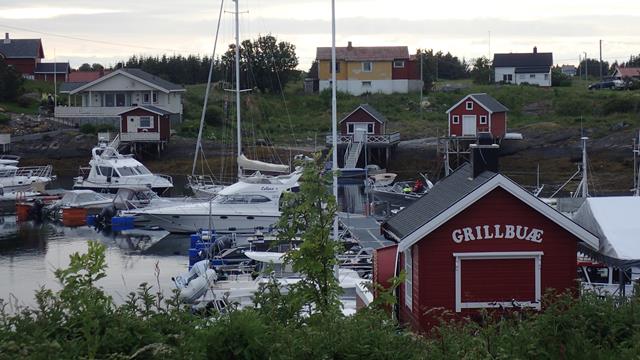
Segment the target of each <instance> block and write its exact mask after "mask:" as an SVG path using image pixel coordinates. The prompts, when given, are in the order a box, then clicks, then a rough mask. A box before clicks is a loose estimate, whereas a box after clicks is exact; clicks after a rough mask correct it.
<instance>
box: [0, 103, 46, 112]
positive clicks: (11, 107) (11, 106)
mask: <svg viewBox="0 0 640 360" xmlns="http://www.w3.org/2000/svg"><path fill="white" fill-rule="evenodd" d="M39 107H40V103H38V102H36V103H33V104H31V105H29V107H26V108H25V107H22V106H20V105H18V104H16V103H14V102H6V101H5V102H0V108H3V109H4V110H5V111H7V112H12V113H16V114H32V115H35V114H38V108H39Z"/></svg>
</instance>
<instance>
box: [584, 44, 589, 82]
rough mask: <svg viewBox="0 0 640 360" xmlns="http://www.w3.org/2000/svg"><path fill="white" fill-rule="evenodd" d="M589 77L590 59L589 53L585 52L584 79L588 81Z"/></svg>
mask: <svg viewBox="0 0 640 360" xmlns="http://www.w3.org/2000/svg"><path fill="white" fill-rule="evenodd" d="M588 77H589V58H588V57H587V52H586V51H585V52H584V79H585V80H588Z"/></svg>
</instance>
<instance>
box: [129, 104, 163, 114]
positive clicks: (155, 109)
mask: <svg viewBox="0 0 640 360" xmlns="http://www.w3.org/2000/svg"><path fill="white" fill-rule="evenodd" d="M135 109H143V110H147V111H149V112H152V113H156V114H160V115H171V114H173V113H172V112H170V111H167V110H164V109H160V108H159V107H156V106H152V105H134V107H132V108H131V109H129V110H125V111H121V112H119V113H118V115H122V114H126V113H128V112H130V111H132V110H135Z"/></svg>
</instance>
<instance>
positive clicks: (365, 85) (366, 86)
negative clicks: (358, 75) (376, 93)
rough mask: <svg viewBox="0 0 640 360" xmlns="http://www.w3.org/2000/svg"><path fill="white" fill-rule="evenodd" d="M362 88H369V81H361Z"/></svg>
mask: <svg viewBox="0 0 640 360" xmlns="http://www.w3.org/2000/svg"><path fill="white" fill-rule="evenodd" d="M362 88H363V89H371V81H363V82H362Z"/></svg>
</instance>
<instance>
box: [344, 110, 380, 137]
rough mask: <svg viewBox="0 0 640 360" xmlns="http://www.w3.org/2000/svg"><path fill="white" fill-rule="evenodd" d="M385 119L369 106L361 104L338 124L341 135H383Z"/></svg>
mask: <svg viewBox="0 0 640 360" xmlns="http://www.w3.org/2000/svg"><path fill="white" fill-rule="evenodd" d="M386 123H387V118H386V117H384V115H382V114H380V113H379V112H378V111H377V110H376V109H374V108H373V107H372V106H371V105H369V104H362V105H360V106H358V107H357V108H356V109H355V110H353V111H352V112H351V113H350V114H349V115H347V116H345V117H344V118H343V119H342V120H340V121H339V122H338V125H339V126H340V134H341V135H355V134H356V133H359V131H362V132H363V133H364V134H368V135H382V134H384V133H385V130H386V129H385V127H386Z"/></svg>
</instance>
